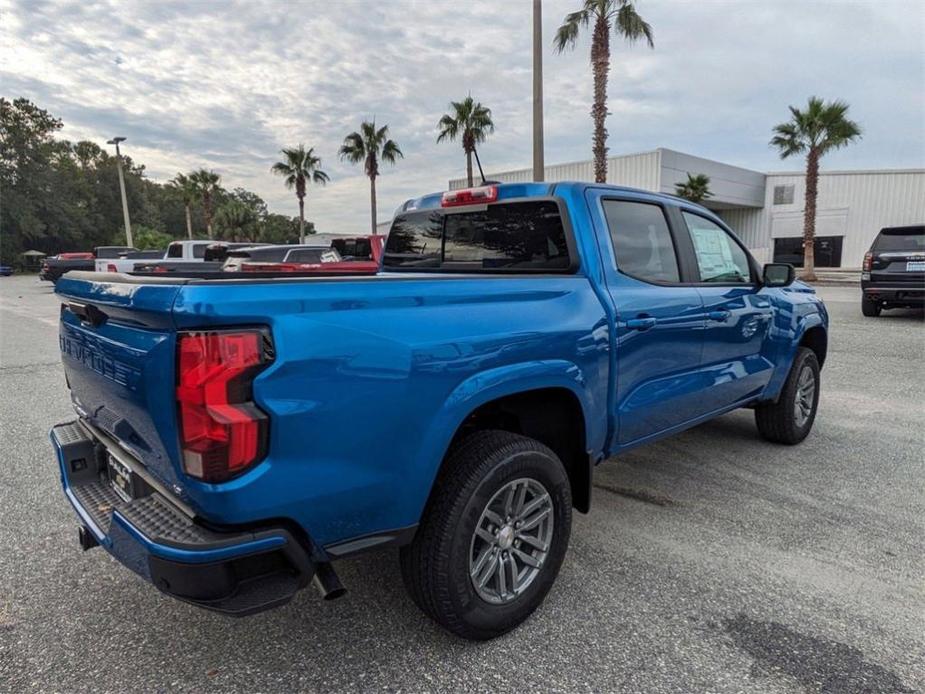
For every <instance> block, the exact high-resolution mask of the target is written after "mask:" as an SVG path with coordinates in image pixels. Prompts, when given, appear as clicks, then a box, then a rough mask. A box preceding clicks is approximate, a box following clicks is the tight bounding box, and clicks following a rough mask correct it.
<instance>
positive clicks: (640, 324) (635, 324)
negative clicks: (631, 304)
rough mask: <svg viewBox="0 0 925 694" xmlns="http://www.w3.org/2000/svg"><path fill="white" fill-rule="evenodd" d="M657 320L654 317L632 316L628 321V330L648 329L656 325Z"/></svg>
mask: <svg viewBox="0 0 925 694" xmlns="http://www.w3.org/2000/svg"><path fill="white" fill-rule="evenodd" d="M656 322H657V320H656V319H655V318H652V317H648V318H630V319H629V320H628V321H626V329H627V330H648V329H649V328H651V327H654V326H655V324H656Z"/></svg>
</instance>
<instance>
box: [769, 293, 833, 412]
mask: <svg viewBox="0 0 925 694" xmlns="http://www.w3.org/2000/svg"><path fill="white" fill-rule="evenodd" d="M793 308H794V309H795V310H794V311H793V314H792V315H793V318H792V322H791V325H790V326H789V329H787V330H786V331H780V332H781V333H782V335H783V337H784V339H780V338H779V347H778V349H777V355H776V358H775V366H774V372H773V374H772V376H771V379H770V381H768V385H767V387H766V388H765V391H764V395H763V396H762V400H770V401H775V402H776V401H777V398H779V397H780V392H781V390H782V389H783V387H784V383H785V382H786V380H787V375H788V374H789V373H790V366H791V364H793V359H794V357H795V356H796V353H797V348H799V346H800V344H801V343H802V342H803V338H804V337H805V336H806V333H807V331H809V330H812V329H813V328H817V327H821V328H823V329H824V330H826V332H828V327H829V321H828V315H827V314H826V312H825V307H824V306H823V305H822V304H821V303H819V304H811V305H807V304H798V305H797V306H794V307H793ZM801 308H802V310H800V309H801Z"/></svg>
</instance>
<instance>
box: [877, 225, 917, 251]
mask: <svg viewBox="0 0 925 694" xmlns="http://www.w3.org/2000/svg"><path fill="white" fill-rule="evenodd" d="M874 250H877V251H919V252H921V251H925V226H923V227H907V228H905V229H884V230H883V231H881V232H880V234H879V235H878V236H877V240H876V241H874Z"/></svg>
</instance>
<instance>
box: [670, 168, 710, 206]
mask: <svg viewBox="0 0 925 694" xmlns="http://www.w3.org/2000/svg"><path fill="white" fill-rule="evenodd" d="M674 194H675V195H677V196H678V197H679V198H684V199H685V200H690V201H691V202H696V203H701V202H703V201H704V200H706V199H707V198H712V197H713V193H711V192H710V177H709V176H707V175H706V174H696V175H694V174H691V173H689V174H687V180H686V181H685V182H684V183H675V186H674Z"/></svg>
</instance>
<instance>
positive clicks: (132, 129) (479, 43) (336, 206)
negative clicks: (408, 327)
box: [0, 0, 925, 232]
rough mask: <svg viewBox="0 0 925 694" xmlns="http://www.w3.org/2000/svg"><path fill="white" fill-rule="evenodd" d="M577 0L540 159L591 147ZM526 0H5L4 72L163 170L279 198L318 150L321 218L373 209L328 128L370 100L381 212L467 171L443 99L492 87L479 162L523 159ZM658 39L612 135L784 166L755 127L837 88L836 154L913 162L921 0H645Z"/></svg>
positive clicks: (635, 65) (287, 205)
mask: <svg viewBox="0 0 925 694" xmlns="http://www.w3.org/2000/svg"><path fill="white" fill-rule="evenodd" d="M579 4H580V0H544V2H543V21H544V43H545V46H546V50H545V55H544V64H545V70H546V77H545V80H546V81H545V89H546V161H547V163H556V162H566V161H575V160H582V159H588V158H590V132H591V123H590V117H589V115H588V111H589V108H590V100H591V75H590V72H589V69H588V50H589V47H588V43H587V41H586V40H584V41H582V42H581V43H580V44H579V46H578V48H577V50H576V51H574V52H573V53H569V54H566V55H556V54H554V52H553V51H552V36H553V33H554V31H555V28H556V26H557V25H558V23H559V22H560V21H561V19H562V18H563V16H564V15H565V14H566V12H568V11H570V10H572V9H574V8H576V7H577V6H578V5H579ZM531 7H532V5H531V3H530V2H529V0H504V1H501V0H482V1H476V0H469V1H463V0H456V1H455V2H449V1H447V2H442V1H440V0H378V1H375V2H374V1H373V0H326V1H325V2H314V1H308V0H305V1H302V2H283V1H282V0H278V1H273V2H270V1H264V2H255V1H251V2H240V3H232V2H207V1H205V0H196V1H189V0H188V1H185V2H170V1H169V0H168V1H163V0H158V1H155V0H148V1H146V2H133V1H126V0H122V1H119V2H113V3H111V4H107V3H104V2H92V1H90V0H84V1H82V2H73V3H71V2H41V1H40V0H0V31H2V34H0V39H2V61H0V94H2V95H3V96H6V97H8V98H12V97H17V96H25V97H27V98H29V99H32V100H33V101H35V102H36V103H37V104H38V105H40V106H42V107H43V108H46V109H48V110H50V111H51V112H52V113H53V114H55V115H56V116H58V117H60V118H62V119H63V120H64V122H65V130H64V136H65V137H68V138H71V139H81V138H85V139H91V140H95V141H96V142H98V143H100V144H103V143H105V141H106V139H108V138H109V137H112V136H113V135H124V136H126V137H127V138H128V142H126V145H125V151H126V153H128V154H130V155H131V156H132V157H133V158H134V159H135V160H136V161H138V162H141V163H144V164H145V165H146V166H147V170H148V173H149V175H150V176H151V177H152V178H154V179H156V180H160V181H163V180H166V179H168V178H170V177H171V176H173V175H174V174H175V173H176V172H177V171H186V170H189V169H192V168H199V167H207V168H213V169H215V170H216V171H218V172H219V173H220V174H221V175H222V178H223V183H224V185H225V186H226V187H228V188H231V187H235V186H239V185H240V186H245V187H247V188H250V189H252V190H255V191H256V192H258V193H259V194H260V195H261V196H263V197H264V198H265V199H266V200H267V201H268V203H269V204H270V208H271V210H273V211H276V212H280V213H284V214H296V212H297V207H296V202H295V197H294V196H293V195H292V194H291V193H289V192H287V191H286V190H285V189H284V188H283V187H282V184H281V182H280V180H279V179H276V178H274V177H273V176H271V175H270V173H269V168H270V166H271V164H272V163H273V162H274V161H276V155H277V153H278V151H279V149H280V148H281V147H283V146H287V145H294V144H296V143H299V142H304V143H306V144H307V145H309V146H312V147H314V148H315V149H316V151H317V152H318V153H320V155H321V157H322V160H323V165H324V168H325V170H327V172H328V173H329V174H330V175H331V179H332V181H331V183H330V184H329V185H328V186H327V187H326V188H323V189H313V190H310V193H309V200H308V217H309V219H313V220H314V221H315V222H316V224H317V226H318V228H319V230H321V231H334V232H351V231H356V230H357V229H363V230H365V229H366V228H367V225H368V221H367V220H368V214H369V213H368V209H369V208H368V205H369V202H368V181H367V179H365V178H364V177H363V175H362V170H361V169H360V168H359V167H354V166H351V165H349V164H345V163H343V162H340V161H339V160H338V159H337V148H338V146H339V145H340V143H341V141H342V140H343V137H344V135H345V134H347V133H348V132H350V131H352V130H354V129H356V128H357V127H358V125H359V123H360V121H361V120H362V119H364V118H373V117H375V119H376V121H377V122H378V123H388V124H389V126H390V129H391V133H392V136H393V138H394V139H396V140H397V141H398V143H399V144H400V146H401V147H402V149H403V150H404V152H405V159H404V160H402V161H400V162H399V164H398V166H397V167H395V168H394V170H393V169H389V168H385V169H384V170H383V175H382V177H381V178H380V179H379V203H380V208H379V215H380V219H388V218H389V217H390V216H391V212H392V210H394V208H395V207H396V206H397V205H398V204H399V203H400V202H402V201H403V200H405V199H406V198H408V197H412V196H416V195H419V194H421V193H422V192H425V191H433V190H442V189H444V188H445V187H446V184H447V179H449V178H455V177H458V176H461V175H464V172H465V169H464V167H465V160H464V157H463V154H462V150H461V148H460V147H459V145H458V144H440V145H437V144H436V143H435V141H434V140H435V133H436V125H435V124H436V123H437V121H438V119H439V117H440V115H441V114H442V113H443V112H444V110H445V108H446V106H447V103H448V102H449V101H450V100H451V99H459V98H461V97H464V96H465V95H466V93H467V92H471V93H472V95H473V96H474V97H476V98H477V99H478V100H480V101H482V102H483V103H484V104H485V105H487V106H489V107H491V109H492V112H493V115H494V120H495V124H496V126H497V131H496V134H495V136H494V137H493V138H492V139H491V140H490V141H489V142H488V143H487V144H486V145H485V146H484V148H483V149H482V150H481V155H482V160H483V163H484V164H485V168H486V171H491V170H496V171H497V170H504V169H510V168H520V167H524V166H528V165H529V164H530V162H531V154H530V147H531V140H530V138H531V116H530V109H531V75H530V69H531V55H530V50H531V33H530V32H531ZM637 7H638V10H639V12H640V14H642V15H643V16H644V17H645V18H646V19H647V20H648V21H649V22H650V23H651V24H652V26H653V28H654V30H655V44H656V45H655V50H649V49H648V48H646V47H643V46H637V47H627V46H625V45H621V44H619V43H616V44H614V50H613V70H612V72H611V78H610V87H609V88H610V92H609V97H610V98H609V108H610V111H611V113H612V115H611V116H610V117H609V119H608V128H609V130H610V141H609V145H610V150H611V153H612V154H620V153H630V152H638V151H644V150H648V149H653V148H655V147H660V146H661V147H669V148H673V149H678V150H681V151H684V152H689V153H691V154H696V155H700V156H704V157H709V158H715V159H719V160H722V161H725V162H728V163H731V164H737V165H740V166H746V167H752V168H756V169H759V170H781V169H786V170H791V169H794V168H799V166H798V165H797V163H796V162H792V163H791V162H781V161H780V160H779V159H777V157H776V155H775V154H774V152H773V151H771V150H770V149H769V148H768V146H767V141H768V139H769V131H770V128H771V126H772V125H773V124H775V123H776V122H779V121H781V120H784V119H786V117H787V108H786V107H787V105H788V104H799V103H801V102H804V101H805V100H806V98H807V97H808V96H809V95H811V94H817V95H819V96H822V97H825V98H841V99H845V100H847V101H848V102H849V103H850V104H851V115H852V116H853V117H854V118H856V119H857V120H858V121H860V122H861V124H862V125H863V127H864V130H865V134H864V139H863V140H862V142H861V143H860V144H859V145H856V146H854V147H851V148H849V149H847V150H842V151H840V152H837V153H835V154H834V155H832V156H830V157H829V158H828V159H827V160H826V161H825V162H824V166H825V167H828V168H874V167H877V168H885V167H896V168H901V167H907V168H908V167H923V166H925V38H923V37H925V2H922V1H921V0H912V1H911V2H904V1H903V0H870V1H867V2H844V1H839V2H827V1H821V0H820V1H811V0H778V1H776V2H774V1H772V2H768V1H767V0H760V1H759V0H704V1H701V2H682V1H681V0H671V1H670V0H638V2H637Z"/></svg>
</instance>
